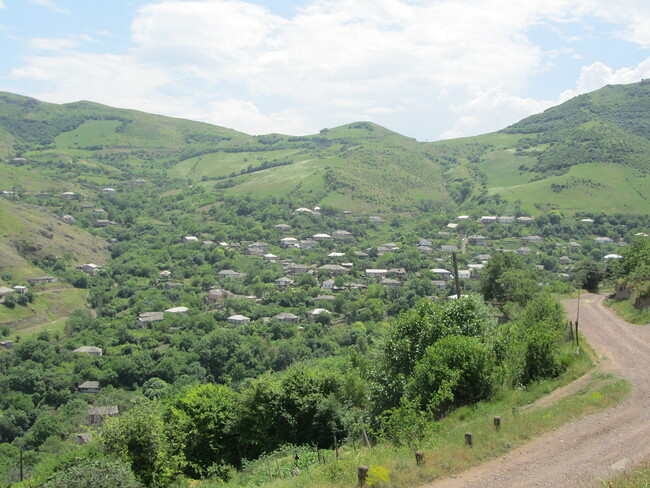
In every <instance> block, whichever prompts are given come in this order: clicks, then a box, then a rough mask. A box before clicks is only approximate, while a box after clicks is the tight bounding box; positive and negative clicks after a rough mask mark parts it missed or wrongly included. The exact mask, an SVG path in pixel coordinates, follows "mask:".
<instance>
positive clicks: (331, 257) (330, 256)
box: [327, 251, 345, 259]
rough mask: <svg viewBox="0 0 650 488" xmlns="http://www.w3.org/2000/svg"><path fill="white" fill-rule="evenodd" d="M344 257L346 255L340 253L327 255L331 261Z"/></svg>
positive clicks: (335, 252)
mask: <svg viewBox="0 0 650 488" xmlns="http://www.w3.org/2000/svg"><path fill="white" fill-rule="evenodd" d="M343 256H345V253H344V252H338V251H333V252H331V253H329V254H328V255H327V257H328V258H330V259H336V258H342V257H343Z"/></svg>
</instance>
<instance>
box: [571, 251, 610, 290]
mask: <svg viewBox="0 0 650 488" xmlns="http://www.w3.org/2000/svg"><path fill="white" fill-rule="evenodd" d="M604 277H605V273H604V271H603V268H602V266H600V265H599V264H598V263H597V262H596V261H594V260H593V259H591V258H586V259H583V260H582V261H580V262H579V263H578V264H576V267H575V269H574V278H575V282H576V284H577V285H578V286H579V287H580V288H584V289H585V290H589V291H597V290H598V287H599V286H600V282H601V281H602V280H603V278H604Z"/></svg>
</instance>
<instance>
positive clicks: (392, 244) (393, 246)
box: [377, 242, 399, 251]
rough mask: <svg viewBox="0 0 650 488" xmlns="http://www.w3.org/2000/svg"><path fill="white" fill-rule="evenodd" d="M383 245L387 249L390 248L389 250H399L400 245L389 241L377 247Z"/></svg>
mask: <svg viewBox="0 0 650 488" xmlns="http://www.w3.org/2000/svg"><path fill="white" fill-rule="evenodd" d="M380 247H383V248H385V249H388V250H389V251H399V246H398V245H397V244H395V243H394V242H387V243H386V244H382V245H380V246H377V248H380Z"/></svg>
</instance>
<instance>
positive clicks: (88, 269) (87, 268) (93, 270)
mask: <svg viewBox="0 0 650 488" xmlns="http://www.w3.org/2000/svg"><path fill="white" fill-rule="evenodd" d="M77 269H78V270H79V271H81V272H83V273H86V274H87V275H90V276H96V275H97V273H99V272H100V271H101V269H102V267H101V266H99V265H97V264H94V263H88V264H82V265H81V266H77Z"/></svg>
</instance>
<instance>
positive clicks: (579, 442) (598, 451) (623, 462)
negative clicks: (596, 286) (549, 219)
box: [426, 293, 650, 488]
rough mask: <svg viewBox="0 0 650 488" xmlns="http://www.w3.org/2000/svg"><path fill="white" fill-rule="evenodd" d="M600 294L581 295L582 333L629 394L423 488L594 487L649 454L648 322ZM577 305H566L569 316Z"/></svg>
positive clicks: (602, 366) (606, 369)
mask: <svg viewBox="0 0 650 488" xmlns="http://www.w3.org/2000/svg"><path fill="white" fill-rule="evenodd" d="M604 299H605V297H604V296H602V295H596V294H589V293H587V294H583V295H582V296H581V299H580V324H579V325H580V331H581V332H582V333H583V334H584V336H585V337H586V338H587V340H588V342H589V344H590V345H591V346H592V347H593V349H594V350H595V351H596V355H597V360H598V367H597V368H598V370H599V371H603V372H611V373H616V374H618V375H620V376H622V377H623V378H625V379H627V380H628V381H629V382H630V383H631V384H632V392H631V394H630V397H629V398H628V399H627V400H625V401H624V402H622V403H621V404H619V405H617V406H615V407H613V408H610V409H607V410H605V411H602V412H599V413H596V414H593V415H589V416H587V417H583V418H581V419H580V420H576V421H575V422H572V423H569V424H567V425H564V426H562V427H560V428H559V429H557V430H555V431H553V432H550V433H548V434H545V435H543V436H542V437H539V438H537V439H536V440H534V441H532V442H530V443H528V444H525V445H524V446H521V447H520V448H518V449H515V450H514V451H512V452H510V453H508V454H507V455H505V456H503V457H501V458H499V459H495V460H493V461H490V462H487V463H484V464H481V465H479V466H476V467H475V468H472V469H470V470H468V471H465V472H462V473H459V474H457V475H456V476H455V477H453V478H446V479H442V480H439V481H436V482H434V483H432V484H428V485H426V487H428V488H434V487H436V488H437V487H445V488H447V487H452V488H454V487H481V488H490V487H495V488H497V487H498V488H505V487H509V488H510V487H522V488H523V487H554V488H555V487H594V486H600V482H602V480H604V479H607V478H609V477H611V476H613V475H615V474H616V473H617V472H619V471H621V470H623V469H627V468H629V467H631V466H633V465H634V464H637V463H639V462H641V461H643V460H644V459H646V458H647V457H648V456H650V327H647V326H646V327H644V326H638V325H632V324H628V323H627V322H625V321H624V320H622V319H620V318H619V317H618V316H617V315H616V314H615V313H614V312H612V311H610V310H609V309H607V308H605V306H604V305H603V300H604ZM576 304H577V300H575V299H573V300H567V301H566V302H565V303H564V305H565V308H566V310H567V312H568V316H569V318H571V319H572V320H575V317H576ZM577 381H580V380H577Z"/></svg>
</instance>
